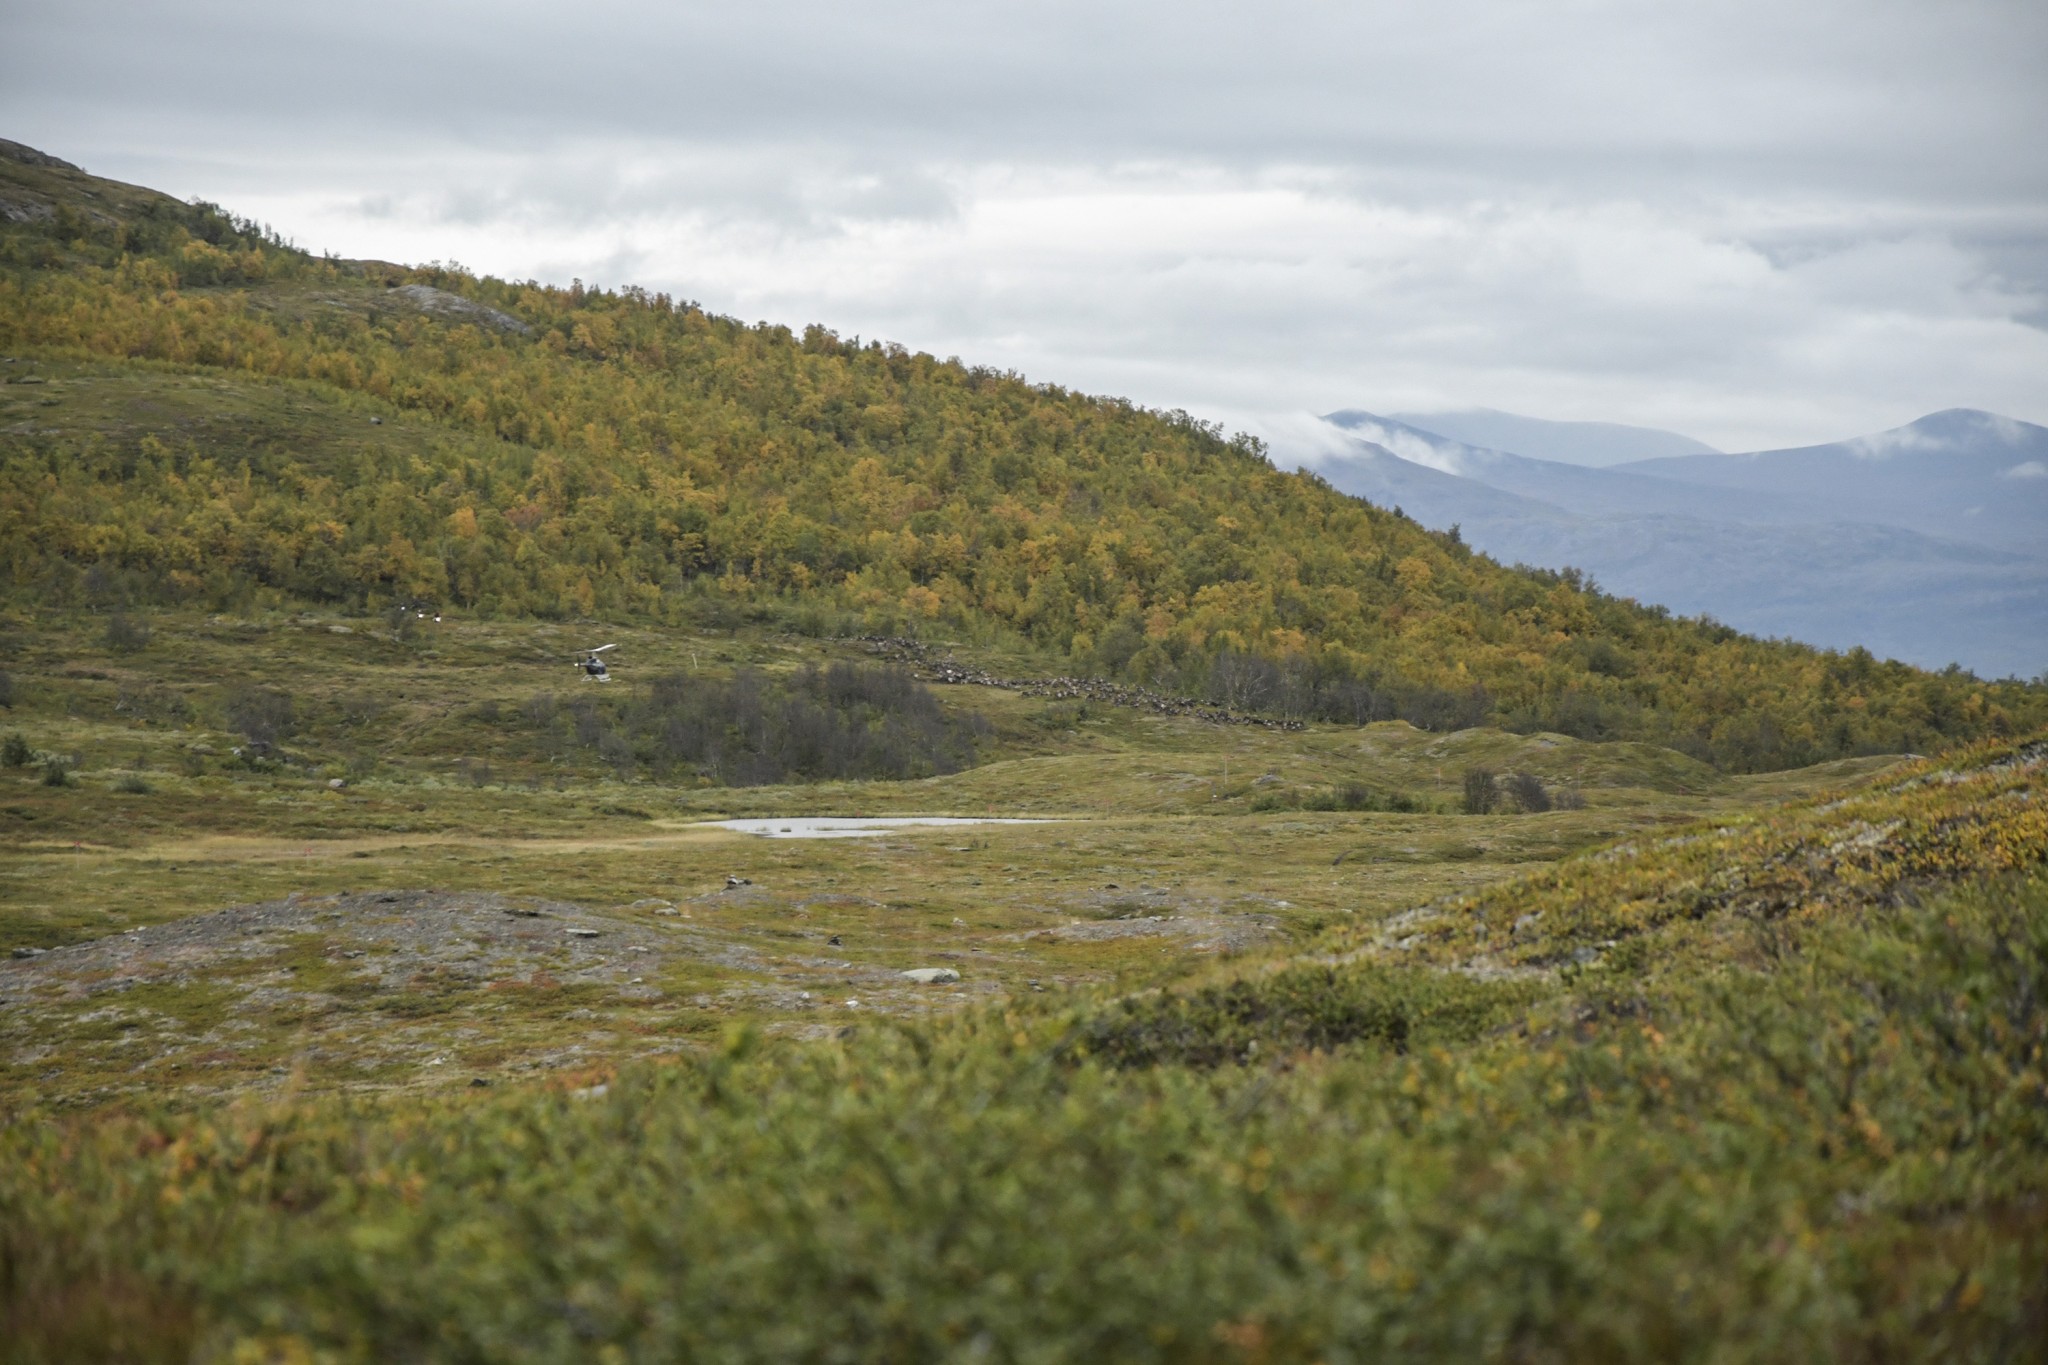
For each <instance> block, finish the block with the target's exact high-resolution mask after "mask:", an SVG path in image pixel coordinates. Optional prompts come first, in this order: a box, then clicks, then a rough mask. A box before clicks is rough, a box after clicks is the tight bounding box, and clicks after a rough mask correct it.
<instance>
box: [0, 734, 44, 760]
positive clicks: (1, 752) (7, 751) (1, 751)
mask: <svg viewBox="0 0 2048 1365" xmlns="http://www.w3.org/2000/svg"><path fill="white" fill-rule="evenodd" d="M35 756H36V751H35V750H34V749H32V748H30V747H29V742H28V741H27V740H26V739H24V738H23V737H22V736H21V734H20V732H19V731H17V732H16V733H14V734H11V735H9V736H8V737H7V738H6V739H4V740H0V764H5V765H6V766H7V767H10V768H26V767H27V766H28V765H29V764H30V763H31V762H33V761H34V759H35Z"/></svg>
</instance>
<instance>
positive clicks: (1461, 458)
mask: <svg viewBox="0 0 2048 1365" xmlns="http://www.w3.org/2000/svg"><path fill="white" fill-rule="evenodd" d="M1323 420H1324V421H1326V422H1328V423H1330V424H1331V425H1332V426H1335V427H1337V428H1338V429H1339V430H1341V431H1343V432H1344V433H1345V434H1346V435H1349V436H1351V437H1354V438H1356V439H1359V440H1365V441H1370V442H1371V443H1373V444H1374V445H1377V446H1380V447H1382V448H1383V449H1386V450H1389V451H1392V452H1393V453H1394V454H1395V455H1398V456H1400V457H1401V458H1402V459H1404V460H1408V461H1411V462H1413V463H1415V464H1420V465H1426V466H1428V467H1429V468H1431V469H1437V470H1441V471H1443V472H1444V473H1446V474H1455V475H1458V476H1459V477H1460V478H1465V479H1471V480H1474V481H1476V482H1479V483H1483V484H1485V485H1487V486H1488V487H1490V488H1495V489H1499V490H1501V491H1502V492H1507V493H1517V494H1520V495H1521V496H1522V497H1525V498H1535V499H1538V500H1540V501H1543V502H1548V503H1554V504H1556V505H1557V506H1559V507H1563V508H1567V509H1569V510H1571V511H1573V512H1577V513H1581V514H1585V515H1612V516H1654V515H1661V514H1664V513H1674V512H1675V513H1681V514H1684V515H1687V516H1706V517H1722V518H1727V519H1729V520H1733V521H1745V522H1765V521H1788V522H1806V521H1826V520H1830V519H1831V517H1830V514H1829V510H1828V508H1827V506H1826V504H1825V503H1811V502H1809V501H1807V500H1803V499H1796V498H1788V497H1785V496H1783V495H1768V496H1767V495H1762V494H1758V493H1756V492H1754V491H1752V490H1749V489H1744V488H1718V487H1716V488H1708V487H1702V486H1699V485H1696V484H1694V485H1688V484H1686V483H1682V482H1678V481H1674V480H1671V479H1665V478H1659V477H1657V476H1655V475H1652V474H1643V473H1637V472H1634V471H1633V470H1626V469H1622V470H1617V469H1590V468H1587V467H1586V466H1584V465H1575V464H1566V463H1564V462H1562V461H1559V460H1537V459H1531V458H1529V457H1528V456H1526V455H1518V454H1512V453H1510V452H1508V451H1504V450H1490V449H1487V448H1485V447H1483V446H1473V445H1467V444H1465V443H1464V442H1462V441H1455V440H1452V439H1451V438H1449V437H1447V436H1440V435H1438V434H1436V433H1435V432H1431V431H1425V430H1423V429H1422V428H1420V427H1416V426H1411V425H1409V424H1408V423H1406V422H1402V421H1398V420H1396V419H1394V418H1391V417H1380V416H1376V415H1375V414H1373V413H1370V412H1360V411H1357V410H1355V409H1351V410H1346V411H1343V412H1333V413H1329V414H1328V415H1326V416H1325V417H1324V418H1323Z"/></svg>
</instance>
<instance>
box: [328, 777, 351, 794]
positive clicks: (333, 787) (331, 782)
mask: <svg viewBox="0 0 2048 1365" xmlns="http://www.w3.org/2000/svg"><path fill="white" fill-rule="evenodd" d="M347 785H348V782H347V781H346V780H345V779H343V778H339V777H330V778H328V779H327V790H329V791H331V792H338V791H340V790H341V789H342V788H343V787H346V786H347Z"/></svg>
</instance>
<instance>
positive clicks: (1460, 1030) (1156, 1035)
mask: <svg viewBox="0 0 2048 1365" xmlns="http://www.w3.org/2000/svg"><path fill="white" fill-rule="evenodd" d="M1531 993H1532V991H1531V988H1529V987H1527V986H1526V985H1521V984H1515V985H1509V984H1506V983H1501V982H1482V981H1475V980H1472V979H1471V978H1469V977H1463V976H1457V975H1453V974H1450V973H1435V972H1416V971H1407V970H1403V969H1399V968H1381V967H1367V968H1362V969H1361V968H1353V967H1346V968H1341V969H1340V968H1336V967H1292V968H1288V969H1286V970H1284V971H1280V972H1275V973H1273V974H1271V975H1268V976H1261V977H1256V978H1252V979H1249V980H1241V981H1232V982H1230V983H1228V984H1226V985H1220V986H1204V987H1202V988H1200V989H1199V990H1193V991H1167V992H1163V993H1161V994H1157V995H1141V996H1126V997H1124V998H1123V999H1122V1000H1120V1001H1117V1002H1115V1003H1114V1004H1112V1005H1110V1006H1108V1007H1106V1008H1104V1009H1103V1010H1102V1011H1101V1012H1100V1013H1097V1014H1095V1015H1092V1016H1090V1017H1087V1018H1085V1019H1083V1020H1081V1021H1080V1022H1078V1023H1077V1024H1076V1025H1075V1026H1074V1027H1073V1029H1072V1030H1071V1031H1070V1032H1069V1034H1068V1036H1067V1038H1066V1040H1065V1041H1064V1042H1062V1043H1061V1044H1060V1045H1059V1047H1058V1048H1057V1049H1056V1052H1057V1055H1060V1056H1063V1057H1066V1058H1069V1059H1078V1058H1081V1057H1092V1058H1094V1059H1096V1060H1098V1061H1102V1062H1107V1063H1109V1064H1111V1065H1114V1066H1119V1067H1139V1066H1144V1067H1150V1066H1164V1065H1169V1064H1170V1065H1176V1066H1194V1067H1214V1066H1223V1065H1227V1064H1230V1063H1236V1062H1250V1061H1254V1060H1257V1059H1260V1058H1262V1057H1266V1058H1274V1057H1279V1056H1284V1055H1285V1054H1287V1053H1290V1052H1302V1051H1309V1050H1321V1051H1329V1050H1331V1049H1333V1048H1338V1047H1345V1046H1349V1045H1352V1044H1363V1043H1373V1044H1377V1045H1379V1046H1382V1047H1385V1048H1388V1049H1390V1050H1391V1051H1394V1052H1405V1051H1407V1050H1408V1048H1409V1047H1410V1046H1411V1045H1413V1046H1421V1045H1425V1044H1430V1043H1437V1042H1447V1041H1454V1040H1469V1039H1471V1038H1474V1037H1476V1036H1478V1034H1479V1033H1480V1032H1481V1030H1483V1029H1484V1028H1485V1027H1486V1026H1487V1025H1488V1024H1489V1023H1491V1022H1493V1021H1495V1020H1497V1019H1499V1018H1501V1017H1504V1015H1505V1014H1506V1012H1507V1011H1508V1010H1510V1009H1511V1008H1513V1007H1515V1006H1519V1005H1525V1004H1527V1003H1528V1001H1529V999H1530V998H1531Z"/></svg>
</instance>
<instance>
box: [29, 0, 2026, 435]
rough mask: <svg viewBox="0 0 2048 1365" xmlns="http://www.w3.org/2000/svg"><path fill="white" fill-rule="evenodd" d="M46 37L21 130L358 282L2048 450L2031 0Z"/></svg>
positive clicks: (136, 14) (37, 52)
mask: <svg viewBox="0 0 2048 1365" xmlns="http://www.w3.org/2000/svg"><path fill="white" fill-rule="evenodd" d="M25 8H26V12H25V13H18V14H16V15H14V16H11V17H10V28H9V43H8V44H7V46H6V47H5V49H0V120H4V127H0V134H4V135H6V136H11V137H17V138H20V139H22V140H25V141H28V142H31V143H34V144H36V145H41V146H45V147H47V148H48V149H50V150H52V151H55V152H57V153H58V154H60V155H64V156H67V157H69V158H71V159H73V160H78V161H81V162H82V163H84V164H86V165H87V166H88V167H90V168H91V169H94V170H96V171H99V172H101V173H103V174H112V175H117V176H121V177H122V178H127V179H133V180H138V181H142V182H144V183H150V184H155V185H158V186H160V187H162V188H166V189H169V190H172V191H173V192H177V193H181V194H196V195H204V196H206V197H209V198H214V199H218V200H220V201H222V202H225V203H229V204H231V205H233V206H235V207H237V208H238V209H241V210H242V211H244V212H252V213H255V214H257V216H260V217H264V218H268V219H269V220H271V221H273V222H274V223H276V224H277V225H278V226H279V227H280V228H281V229H283V230H285V231H286V232H287V233H289V234H291V235H293V236H294V237H296V238H297V239H299V240H301V241H303V242H306V243H307V244H309V245H313V246H316V247H323V248H331V249H334V250H338V251H341V252H344V253H346V254H356V255H377V256H385V257H391V258H397V259H415V260H417V259H447V258H453V259H460V260H462V261H465V262H467V263H469V264H470V265H472V266H475V267H477V268H482V269H488V270H492V271H495V272H498V273H503V274H508V275H513V276H518V277H525V276H529V275H531V276H537V277H540V278H554V279H564V280H566V278H567V277H568V276H569V275H572V274H573V275H580V276H582V277H584V278H586V279H591V278H596V279H602V280H604V281H606V282H608V283H623V282H626V281H627V280H628V279H633V280H637V281H638V282H641V283H645V284H647V285H649V286H650V287H655V288H665V289H669V290H670V291H672V292H675V293H679V294H682V295H685V296H688V297H696V298H700V299H702V300H703V301H704V302H705V303H706V304H707V305H709V306H711V307H713V308H717V309H719V310H721V311H727V312H733V313H737V314H739V315H741V316H746V317H767V318H774V319H776V320H779V321H787V322H791V323H802V322H805V321H810V320H820V321H824V322H827V323H828V324H830V325H834V326H836V327H838V328H839V329H840V330H841V331H844V332H861V333H863V334H867V335H877V334H879V335H886V336H891V337H893V338H896V339H900V340H902V341H904V342H906V343H907V344H910V345H913V346H917V347H920V348H923V349H930V350H934V351H937V352H939V353H941V354H943V353H947V352H957V353H959V354H961V355H963V356H966V357H967V358H969V359H972V360H977V361H983V362H987V363H993V364H998V365H1014V366H1016V367H1018V368H1022V369H1025V370H1027V371H1028V372H1030V373H1032V374H1033V375H1034V377H1038V378H1044V379H1051V380H1056V381H1059V382H1064V383H1069V384H1072V385H1074V386H1076V387H1081V388H1087V389H1092V390H1097V391H1114V392H1125V393H1129V394H1131V395H1132V396H1134V397H1137V398H1139V399H1141V400H1142V401H1148V402H1154V403H1161V404H1168V405H1175V406H1186V407H1189V408H1191V409H1195V410H1197V411H1207V412H1215V413H1226V412H1227V413H1231V414H1237V415H1242V416H1243V417H1244V418H1245V420H1247V421H1260V422H1264V423H1266V424H1268V425H1269V426H1270V427H1271V428H1272V429H1274V430H1287V429H1291V428H1290V426H1289V423H1288V422H1287V421H1286V420H1285V419H1284V417H1282V416H1281V414H1284V413H1285V412H1287V411H1289V410H1293V409H1297V408H1303V407H1307V408H1334V407H1339V406H1358V405H1364V406H1377V407H1383V408H1396V407H1463V406H1472V405H1487V406H1494V407H1501V408H1508V409H1514V410H1521V411H1530V412H1534V413H1536V414H1538V415H1544V416H1552V417H1585V418H1605V419H1611V420H1622V421H1638V422H1646V423H1650V424H1655V425H1665V426H1674V427H1677V428H1679V429H1682V430H1689V431H1692V432H1694V433H1695V434H1698V435H1700V436H1702V437H1703V438H1705V439H1708V440H1711V441H1713V442H1715V443H1716V444H1718V445H1722V446H1729V447H1739V446H1743V445H1774V444H1789V443H1793V442H1795V441H1799V440H1808V439H1816V440H1817V439H1830V438H1835V437H1840V436H1844V435H1847V434H1850V433H1852V432H1855V431H1860V430H1871V429H1877V428H1880V427H1885V426H1891V425H1896V424H1898V423H1899V422H1901V421H1904V420H1907V419H1909V418H1911V417H1913V416H1917V415H1918V414H1919V412H1920V411H1923V410H1926V409H1930V408H1937V407H1944V406H1951V405H1973V406H1982V407H1988V408H1993V409H1997V410H2003V411H2009V412H2012V413H2013V415H2015V416H2021V417H2027V418H2029V419H2032V420H2048V339H2044V336H2043V332H2042V330H2041V328H2040V326H2039V319H2040V317H2041V316H2042V315H2043V312H2044V305H2043V301H2044V297H2048V247H2044V243H2048V140H2043V139H2041V138H2039V137H2038V135H2037V132H2036V130H2038V129H2039V128H2040V127H2044V126H2048V81H2043V80H2041V79H2040V75H2041V70H2040V54H2041V53H2042V52H2044V51H2048V9H2044V7H2042V6H2040V5H2038V4H2037V3H2032V0H1955V2H1954V3H1948V4H1943V5H1938V6H1936V5H1927V4H1924V3H1921V0H1809V2H1808V3H1802V4H1797V5H1787V4H1784V3H1782V0H1703V2H1702V3H1699V4H1694V5H1684V6H1675V5H1669V4H1664V3H1651V2H1650V0H1572V2H1571V3H1566V4H1558V5H1540V6H1539V5H1528V4H1523V3H1518V2H1517V0H1444V3H1439V4H1436V5H1430V6H1415V5H1408V4H1393V3H1381V4H1336V3H1330V2H1329V0H1276V2H1275V3H1272V4H1268V5H1264V6H1259V7H1256V8H1254V7H1250V6H1244V5H1241V4H1228V5H1226V4H1222V3H1219V2H1217V0H1181V2H1180V3H1171V4H1169V3H1165V2H1164V0H1146V2H1145V3H1130V2H1129V0H1124V2H1121V3H1115V2H1112V3H1104V0H1093V2H1092V3H1079V0H1041V2H1040V3H1033V4H1027V5H1022V6H1014V5H1013V6H1003V7H997V6H992V5H967V4H959V3H951V4H937V3H906V2H905V0H877V3H872V4H869V5H864V6H847V5H844V4H827V3H823V2H822V0H817V2H813V0H803V2H802V3H789V2H788V0H783V2H782V3H771V4H765V5H751V6H733V5H711V4H704V3H685V4H656V3H625V2H624V0H599V2H598V3H590V4H584V5H580V6H576V7H563V6H559V5H541V4H538V3H511V4H504V3H494V4H482V3H474V4H469V3H450V2H448V0H439V2H436V0H426V2H425V3H422V2H420V0H415V2H414V3H411V4H406V5H399V4H395V3H390V0H366V2H365V3H359V4H356V5H353V6H349V7H340V8H337V7H312V6H277V5H256V4H253V3H228V2H227V0H212V2H211V3H207V2H206V0H200V2H199V3H192V4H186V5H181V6H177V7H174V8H173V7H165V6H162V5H159V4H154V3H147V4H145V3H116V2H115V0H70V2H69V3H66V4H63V5H58V4H54V3H43V4H32V5H29V6H27V7H25Z"/></svg>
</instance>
